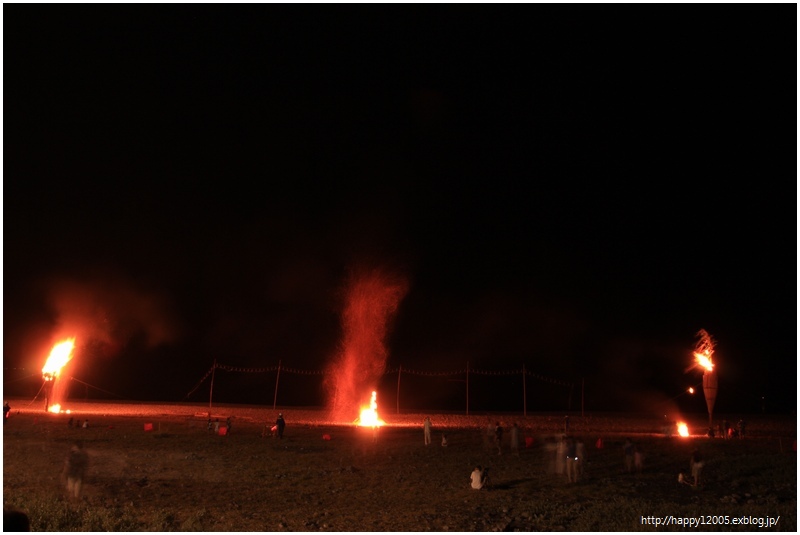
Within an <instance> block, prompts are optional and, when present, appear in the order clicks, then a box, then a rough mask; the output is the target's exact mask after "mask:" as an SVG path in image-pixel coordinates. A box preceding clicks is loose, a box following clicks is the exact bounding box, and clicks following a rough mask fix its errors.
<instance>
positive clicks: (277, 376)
mask: <svg viewBox="0 0 800 535" xmlns="http://www.w3.org/2000/svg"><path fill="white" fill-rule="evenodd" d="M280 378H281V361H280V360H278V373H277V375H276V376H275V397H273V398H272V410H275V407H276V406H277V405H278V381H279V380H280Z"/></svg>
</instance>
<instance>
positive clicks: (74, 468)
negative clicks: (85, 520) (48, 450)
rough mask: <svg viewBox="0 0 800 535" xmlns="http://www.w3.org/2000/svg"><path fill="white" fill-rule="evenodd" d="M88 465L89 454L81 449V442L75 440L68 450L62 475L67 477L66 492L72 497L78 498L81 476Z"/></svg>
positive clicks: (81, 481)
mask: <svg viewBox="0 0 800 535" xmlns="http://www.w3.org/2000/svg"><path fill="white" fill-rule="evenodd" d="M88 467H89V455H87V453H86V451H84V449H83V442H81V441H80V440H79V441H77V442H75V444H73V445H72V447H71V448H70V450H69V454H68V455H67V460H66V461H65V463H64V476H65V477H66V478H67V494H69V497H70V498H72V499H76V500H77V499H78V498H80V495H81V488H82V487H83V478H84V476H86V469H87V468H88Z"/></svg>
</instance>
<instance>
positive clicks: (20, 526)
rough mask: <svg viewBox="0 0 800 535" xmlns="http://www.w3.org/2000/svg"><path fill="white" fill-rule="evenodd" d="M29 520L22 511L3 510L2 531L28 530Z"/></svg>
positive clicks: (29, 527)
mask: <svg viewBox="0 0 800 535" xmlns="http://www.w3.org/2000/svg"><path fill="white" fill-rule="evenodd" d="M30 530H31V521H30V519H29V518H28V515H26V514H25V513H23V512H22V511H7V510H3V531H4V532H6V531H30Z"/></svg>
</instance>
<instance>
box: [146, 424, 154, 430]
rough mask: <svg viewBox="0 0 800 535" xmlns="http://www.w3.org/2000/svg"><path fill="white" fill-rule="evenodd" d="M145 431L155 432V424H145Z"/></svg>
mask: <svg viewBox="0 0 800 535" xmlns="http://www.w3.org/2000/svg"><path fill="white" fill-rule="evenodd" d="M144 430H145V431H152V430H153V424H144Z"/></svg>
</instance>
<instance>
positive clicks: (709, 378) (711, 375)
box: [694, 329, 717, 429]
mask: <svg viewBox="0 0 800 535" xmlns="http://www.w3.org/2000/svg"><path fill="white" fill-rule="evenodd" d="M697 336H698V338H700V340H698V342H697V346H696V347H695V351H694V358H695V360H696V361H697V364H698V365H700V366H702V367H703V393H704V394H705V396H706V406H707V407H708V427H709V428H710V429H711V428H713V427H714V419H713V415H714V402H715V401H716V400H717V372H716V371H715V370H714V362H713V361H712V360H711V357H712V355H713V354H714V339H713V338H711V335H710V334H708V333H707V332H706V331H705V330H704V329H700V331H699V332H698V333H697Z"/></svg>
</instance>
